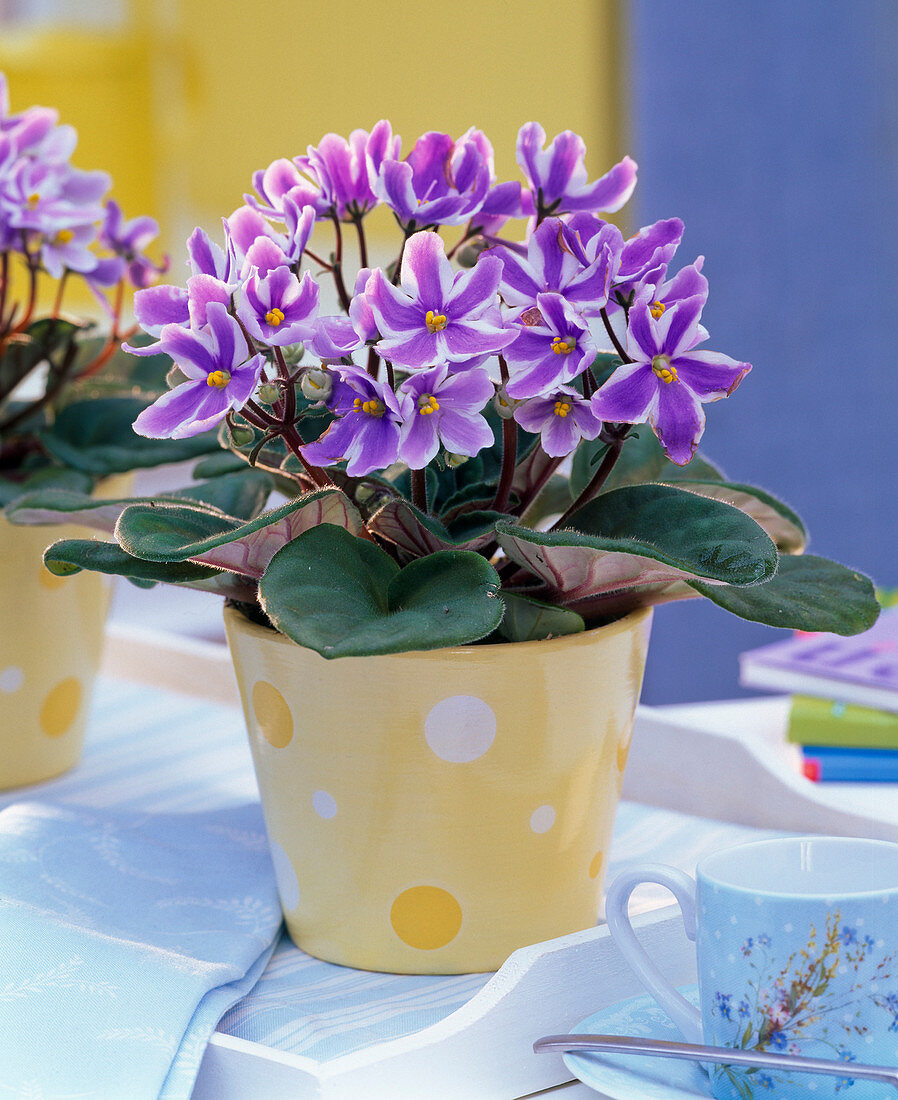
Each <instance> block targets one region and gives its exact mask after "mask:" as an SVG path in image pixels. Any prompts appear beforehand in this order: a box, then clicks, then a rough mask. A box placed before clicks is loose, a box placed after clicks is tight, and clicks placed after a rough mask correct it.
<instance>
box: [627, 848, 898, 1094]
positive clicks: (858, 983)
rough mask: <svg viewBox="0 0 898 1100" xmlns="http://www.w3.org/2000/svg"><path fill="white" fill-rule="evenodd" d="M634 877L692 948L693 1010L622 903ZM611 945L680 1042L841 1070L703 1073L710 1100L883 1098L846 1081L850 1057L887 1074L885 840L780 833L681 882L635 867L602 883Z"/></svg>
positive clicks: (895, 1000)
mask: <svg viewBox="0 0 898 1100" xmlns="http://www.w3.org/2000/svg"><path fill="white" fill-rule="evenodd" d="M643 882H654V883H658V884H660V885H661V886H665V887H667V888H668V889H669V890H671V891H672V892H673V894H674V895H675V896H676V899H677V901H678V902H679V904H680V909H681V911H682V913H683V921H684V923H685V925H686V934H687V935H688V936H689V938H690V939H692V940H695V943H696V954H697V963H698V981H699V998H700V1004H701V1010H700V1011H699V1010H698V1009H696V1008H693V1006H692V1005H690V1004H689V1003H688V1002H687V1001H686V1000H685V999H684V998H683V997H682V996H680V994H679V993H678V992H677V991H676V989H674V988H673V986H672V985H670V983H669V982H667V981H666V980H665V978H664V977H663V976H662V974H661V972H660V971H659V969H658V967H657V966H656V965H655V964H654V963H653V962H652V960H651V959H650V958H649V956H648V955H647V954H646V952H645V950H644V948H643V947H642V946H641V945H640V944H639V942H638V941H637V939H636V936H635V935H634V932H633V928H632V926H631V924H630V920H629V916H628V913H627V908H628V904H629V900H630V895H631V893H632V892H633V890H634V889H635V888H636V887H637V886H638V885H639V884H640V883H643ZM606 916H607V920H608V925H609V930H610V932H611V936H612V938H613V939H614V942H615V943H616V945H617V946H618V948H619V949H620V951H621V953H622V954H623V956H624V958H625V959H626V960H627V962H628V963H629V964H630V966H631V967H632V968H633V970H634V971H635V972H636V974H637V975H638V976H639V978H640V980H641V981H642V983H643V984H644V985H645V987H646V989H648V991H649V992H650V993H651V994H652V996H653V997H654V998H655V999H656V1000H657V1001H658V1003H659V1004H660V1005H661V1006H662V1008H664V1009H665V1011H666V1012H667V1013H668V1014H669V1015H670V1017H671V1018H672V1019H673V1020H674V1022H675V1023H676V1024H677V1026H678V1027H679V1028H680V1030H681V1031H682V1032H683V1035H684V1036H685V1037H686V1039H687V1040H688V1041H689V1042H694V1043H700V1042H703V1041H704V1042H705V1043H708V1044H712V1045H714V1046H732V1047H741V1048H744V1049H748V1050H764V1051H770V1052H773V1053H781V1054H789V1053H793V1054H798V1053H800V1054H803V1055H806V1056H808V1057H812V1058H830V1059H836V1060H842V1061H844V1062H845V1077H844V1078H838V1077H825V1076H821V1075H811V1074H807V1073H804V1074H799V1073H795V1074H788V1075H786V1074H771V1073H769V1072H766V1071H764V1070H745V1069H737V1068H736V1067H731V1066H717V1067H714V1068H712V1069H711V1081H712V1093H713V1095H714V1096H715V1097H717V1100H760V1098H764V1100H793V1098H795V1100H798V1098H801V1097H807V1098H809V1100H811V1098H813V1100H831V1098H835V1097H838V1100H852V1097H853V1098H854V1100H879V1098H880V1097H882V1100H887V1098H888V1100H892V1098H894V1096H895V1091H894V1089H892V1088H890V1087H889V1086H887V1085H879V1084H874V1083H871V1082H869V1081H858V1082H857V1083H856V1084H853V1085H852V1084H850V1083H849V1082H851V1062H853V1061H857V1062H866V1063H874V1064H877V1065H886V1066H898V844H892V843H889V842H887V841H879V840H863V839H853V838H846V837H821V836H814V837H785V838H782V839H776V840H761V841H757V842H756V843H752V844H743V845H740V846H739V847H737V848H729V849H726V850H725V851H722V852H716V853H715V854H714V855H712V856H709V857H707V858H706V859H704V860H702V862H701V863H700V864H699V866H698V868H697V869H696V877H695V880H693V879H692V878H690V877H689V875H686V874H684V873H683V872H682V871H678V870H677V869H676V868H674V867H667V866H664V865H663V864H641V865H639V866H637V867H634V868H632V869H630V870H627V871H624V872H623V873H622V874H620V875H618V876H617V878H615V880H614V882H613V883H612V884H611V887H610V889H609V891H608V897H607V901H606Z"/></svg>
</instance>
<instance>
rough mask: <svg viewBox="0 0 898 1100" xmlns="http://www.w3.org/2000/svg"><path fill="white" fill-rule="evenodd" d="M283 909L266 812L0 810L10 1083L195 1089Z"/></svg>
mask: <svg viewBox="0 0 898 1100" xmlns="http://www.w3.org/2000/svg"><path fill="white" fill-rule="evenodd" d="M280 922H281V915H280V909H279V906H278V899H277V891H276V887H275V879H274V872H273V870H272V866H271V861H270V858H269V855H268V848H267V844H266V840H265V829H264V824H263V820H262V813H261V809H260V808H259V806H258V805H247V806H238V807H233V808H229V809H225V810H216V811H211V812H207V813H197V814H177V815H175V814H134V813H130V814H129V813H124V812H118V811H117V812H115V813H107V812H96V811H93V810H83V809H73V808H71V807H61V806H51V805H47V804H41V803H36V802H30V803H18V804H15V805H13V806H10V807H9V808H7V809H6V810H3V811H2V812H0V1092H2V1093H3V1095H6V1093H7V1092H10V1093H11V1094H12V1095H13V1096H34V1097H42V1098H48V1097H57V1096H77V1097H79V1098H91V1100H107V1098H108V1100H123V1098H124V1097H127V1098H128V1100H143V1098H145V1097H146V1098H147V1100H157V1098H162V1100H180V1098H182V1097H183V1098H185V1100H186V1098H187V1097H189V1096H190V1093H191V1090H192V1087H193V1084H194V1081H195V1078H196V1073H197V1070H198V1069H199V1064H200V1061H201V1060H202V1056H203V1051H204V1049H205V1046H206V1043H207V1042H208V1039H209V1037H210V1035H211V1034H212V1032H213V1031H214V1029H215V1025H216V1023H217V1022H218V1020H219V1019H220V1018H221V1016H222V1014H223V1013H224V1012H225V1011H226V1010H227V1009H228V1008H229V1007H230V1006H231V1005H232V1004H234V1003H235V1002H236V1001H237V1000H238V999H239V998H240V997H242V996H243V995H244V994H245V993H246V992H247V991H248V990H249V989H250V988H251V987H252V986H253V984H255V982H256V980H257V978H258V977H259V975H260V974H261V972H262V970H263V969H264V968H265V964H266V963H267V961H268V958H269V957H270V955H271V952H272V950H273V949H274V945H275V942H276V939H277V933H278V930H279V927H280Z"/></svg>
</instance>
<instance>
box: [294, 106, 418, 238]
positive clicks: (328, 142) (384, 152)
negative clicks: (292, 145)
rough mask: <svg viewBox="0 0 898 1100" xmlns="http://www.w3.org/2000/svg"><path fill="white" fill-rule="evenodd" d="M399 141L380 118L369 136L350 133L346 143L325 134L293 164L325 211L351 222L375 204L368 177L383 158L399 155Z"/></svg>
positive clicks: (388, 125) (337, 137) (377, 169)
mask: <svg viewBox="0 0 898 1100" xmlns="http://www.w3.org/2000/svg"><path fill="white" fill-rule="evenodd" d="M399 140H400V139H399V138H398V137H396V138H394V137H393V128H392V127H391V126H390V123H389V122H387V121H386V120H385V119H382V120H381V121H380V122H378V123H377V125H376V126H375V127H374V129H373V130H372V131H371V133H370V134H369V133H368V131H367V130H353V131H352V133H351V134H350V135H349V140H348V141H347V139H346V138H343V137H340V136H339V134H325V135H324V137H323V138H322V139H321V141H319V142H318V144H317V146H316V145H310V146H309V147H308V150H307V155H306V156H304V157H296V158H295V160H294V163H295V164H296V165H297V167H298V168H300V169H301V170H302V171H303V172H305V173H306V175H307V176H309V177H310V178H311V179H313V180H314V181H315V183H317V185H318V187H319V188H320V191H321V195H322V197H323V199H324V200H325V201H326V202H327V204H328V209H329V210H332V211H334V213H335V214H336V216H337V217H338V218H339V219H340V221H352V220H356V219H359V218H362V217H364V215H365V214H367V213H368V211H369V210H373V209H374V207H375V206H377V205H378V201H379V200H378V198H377V195H375V193H374V191H373V190H372V188H371V182H370V179H369V177H370V176H371V175H373V176H374V177H375V178H376V177H377V173H378V172H379V170H380V167H381V164H382V163H383V161H384V159H387V158H389V159H395V158H396V157H397V156H398V155H399Z"/></svg>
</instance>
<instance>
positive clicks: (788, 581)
mask: <svg viewBox="0 0 898 1100" xmlns="http://www.w3.org/2000/svg"><path fill="white" fill-rule="evenodd" d="M688 583H689V585H690V587H692V588H694V589H695V590H696V592H698V593H700V594H701V595H702V596H707V597H708V599H709V600H711V601H713V602H714V603H716V604H717V605H718V606H719V607H722V608H724V610H726V611H730V612H732V613H733V614H734V615H738V616H739V617H740V618H742V619H750V620H751V621H752V622H757V623H766V624H767V625H768V626H781V627H786V628H788V629H789V630H810V631H825V632H827V633H830V634H860V633H861V632H862V631H864V630H868V629H869V628H870V627H871V626H872V625H873V623H874V622H876V618H877V616H878V615H879V604H878V603H877V602H876V597H875V595H874V592H873V585H872V583H871V581H870V579H869V577H865V576H864V575H863V574H862V573H857V572H855V571H854V570H853V569H848V568H847V567H846V566H844V565H839V564H837V563H836V562H834V561H829V560H828V559H827V558H818V557H815V556H814V555H813V554H800V555H797V556H795V557H783V558H781V559H780V566H779V571H778V573H777V575H776V576H775V577H773V578H772V579H771V580H769V581H767V582H766V583H765V584H759V585H756V586H755V587H754V588H729V587H725V586H712V585H706V584H703V583H701V582H700V581H689V582H688Z"/></svg>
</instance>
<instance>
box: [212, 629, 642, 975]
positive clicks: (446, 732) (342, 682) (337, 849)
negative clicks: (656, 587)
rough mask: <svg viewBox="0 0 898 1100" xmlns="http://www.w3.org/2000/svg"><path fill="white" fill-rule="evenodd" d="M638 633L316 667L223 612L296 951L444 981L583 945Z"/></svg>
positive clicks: (608, 827)
mask: <svg viewBox="0 0 898 1100" xmlns="http://www.w3.org/2000/svg"><path fill="white" fill-rule="evenodd" d="M650 625H651V610H650V609H645V610H642V611H638V612H635V613H634V614H632V615H629V616H628V617H626V618H625V619H622V620H620V621H618V622H615V623H612V624H611V625H609V626H605V627H601V628H598V629H596V630H591V631H587V632H585V633H582V634H572V635H568V636H566V637H561V638H555V639H550V640H547V641H539V642H519V643H514V644H511V643H509V644H502V645H484V646H476V645H475V646H464V647H458V648H451V649H437V650H430V651H427V652H413V653H400V654H394V655H389V656H384V657H361V658H354V657H344V658H340V659H338V660H334V661H327V660H325V659H324V658H323V657H320V656H319V655H318V654H317V653H315V652H314V651H312V650H309V649H304V648H302V647H300V646H298V645H295V644H294V643H293V642H291V641H290V640H289V639H287V638H285V637H284V636H282V635H280V634H278V633H276V632H275V631H273V630H270V629H268V628H266V627H262V626H258V625H256V624H254V623H251V622H249V621H248V620H247V619H246V618H245V617H244V616H242V615H241V614H240V613H239V612H238V611H236V610H235V609H233V608H230V607H228V608H226V609H225V628H226V631H227V635H228V642H229V644H230V647H231V654H232V656H233V659H234V666H235V670H236V673H237V681H238V685H239V688H240V693H241V699H242V702H243V707H244V711H245V715H246V722H247V727H248V731H249V738H250V744H251V746H252V752H253V759H254V763H255V768H256V774H257V777H258V781H259V787H260V791H261V797H262V805H263V809H264V813H265V820H266V825H267V829H268V836H269V841H270V846H271V852H272V857H273V860H274V866H275V871H276V874H277V880H278V888H279V891H280V895H281V901H282V905H283V909H284V915H285V918H286V922H287V928H288V930H289V932H290V935H291V936H292V938H293V940H294V942H295V943H296V944H297V945H298V946H299V947H301V948H302V949H303V950H304V951H306V952H308V953H309V954H312V955H315V956H317V957H318V958H321V959H326V960H328V961H329V962H335V963H341V964H343V965H345V966H352V967H357V968H361V969H367V970H385V971H392V972H398V973H430V974H453V973H467V972H474V971H485V970H495V969H497V968H498V967H499V966H501V964H502V963H503V962H504V961H505V959H506V958H507V956H508V955H509V954H510V953H511V952H512V951H514V950H515V949H516V948H518V947H522V946H524V945H526V944H530V943H537V942H540V941H542V940H546V939H552V938H554V937H556V936H560V935H564V934H566V933H568V932H573V931H577V930H579V929H582V928H587V927H590V926H592V925H594V924H595V922H596V919H597V916H598V913H599V903H600V898H601V891H602V882H603V877H604V871H605V863H606V856H607V853H608V848H609V844H610V841H611V834H612V829H613V825H614V817H615V812H616V809H617V803H618V798H619V795H620V789H621V783H622V779H623V772H624V765H625V763H626V759H627V752H628V749H629V744H630V735H631V732H632V728H633V720H634V714H635V709H636V704H637V701H638V697H639V691H640V687H641V683H642V674H643V668H644V664H645V657H646V650H647V647H648V638H649V629H650Z"/></svg>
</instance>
